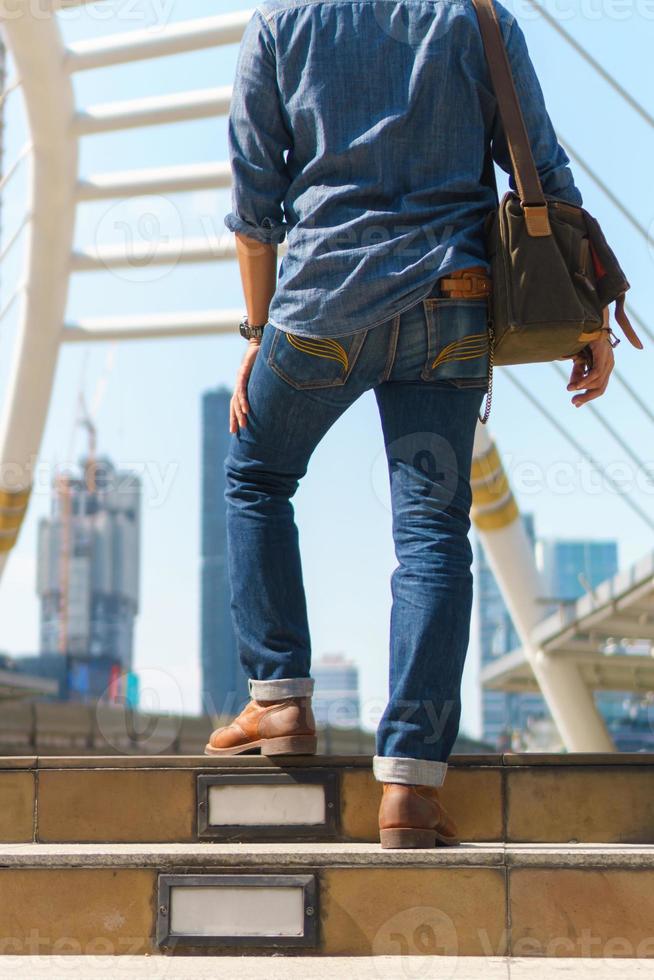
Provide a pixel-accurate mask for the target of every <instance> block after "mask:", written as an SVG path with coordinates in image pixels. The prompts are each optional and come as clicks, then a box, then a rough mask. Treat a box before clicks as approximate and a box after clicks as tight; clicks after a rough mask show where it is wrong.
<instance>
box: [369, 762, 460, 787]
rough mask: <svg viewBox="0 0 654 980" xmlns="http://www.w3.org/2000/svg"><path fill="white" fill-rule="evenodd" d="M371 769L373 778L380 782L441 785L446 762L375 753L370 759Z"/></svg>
mask: <svg viewBox="0 0 654 980" xmlns="http://www.w3.org/2000/svg"><path fill="white" fill-rule="evenodd" d="M372 771H373V775H374V777H375V779H378V780H379V781H380V782H382V783H405V784H407V785H409V786H442V785H443V782H444V780H445V773H446V772H447V762H432V761H431V760H430V759H402V758H396V757H392V756H384V755H375V756H373V759H372Z"/></svg>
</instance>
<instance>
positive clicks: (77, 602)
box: [37, 458, 141, 695]
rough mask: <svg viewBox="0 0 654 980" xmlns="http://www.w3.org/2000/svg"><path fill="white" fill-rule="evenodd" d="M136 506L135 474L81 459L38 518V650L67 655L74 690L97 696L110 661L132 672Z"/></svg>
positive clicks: (103, 462) (136, 593)
mask: <svg viewBox="0 0 654 980" xmlns="http://www.w3.org/2000/svg"><path fill="white" fill-rule="evenodd" d="M140 506H141V483H140V480H139V478H138V476H136V475H135V474H134V473H131V472H128V471H122V470H117V469H116V468H115V467H114V466H113V464H112V463H111V462H110V461H109V460H108V459H106V458H99V459H97V460H94V461H92V462H91V461H90V460H88V459H86V460H82V463H81V472H80V474H78V475H67V476H66V477H65V478H63V479H60V480H58V481H57V482H56V484H55V486H54V487H53V496H52V511H51V516H50V517H49V518H46V519H43V520H42V521H41V522H40V524H39V541H38V564H37V592H38V595H39V597H40V600H41V654H42V655H44V656H45V657H48V656H51V655H53V654H58V655H62V656H63V657H67V658H68V664H69V667H68V673H69V678H70V683H71V687H72V689H73V690H78V691H80V692H84V693H88V694H89V695H94V694H95V695H99V694H101V691H102V689H104V688H106V686H107V683H108V682H109V675H110V673H111V669H112V667H113V668H114V669H115V670H114V674H115V671H116V670H117V671H119V672H123V671H124V672H131V669H132V660H133V648H134V623H135V619H136V615H137V613H138V606H139V529H140ZM101 664H102V665H104V666H103V667H102V669H100V667H99V665H101Z"/></svg>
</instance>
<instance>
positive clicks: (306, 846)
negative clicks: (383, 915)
mask: <svg viewBox="0 0 654 980" xmlns="http://www.w3.org/2000/svg"><path fill="white" fill-rule="evenodd" d="M398 865H399V866H407V867H409V866H410V867H415V866H423V867H424V866H429V867H432V866H433V867H437V866H443V865H446V866H485V867H488V866H504V865H510V866H511V867H521V866H538V867H548V866H550V867H562V866H565V867H580V866H581V867H621V868H632V867H644V868H654V844H585V843H579V844H570V843H560V844H551V843H550V844H534V843H527V844H503V843H488V844H484V843H470V844H461V845H459V846H458V847H437V848H430V849H416V850H411V849H407V850H404V849H402V850H383V849H382V848H381V847H380V846H379V844H364V843H361V844H359V843H354V844H352V843H339V842H334V843H332V842H329V843H293V842H285V843H261V844H252V843H249V842H248V843H211V842H209V843H199V844H66V843H63V844H35V843H25V844H2V845H0V867H100V866H105V867H141V868H142V867H160V866H166V867H169V866H178V867H184V866H187V867H221V868H222V867H230V866H234V867H253V868H259V867H267V868H269V867H272V866H276V867H293V868H297V867H306V868H309V869H310V868H320V867H330V866H338V867H371V866H376V867H389V866H392V867H397V866H398Z"/></svg>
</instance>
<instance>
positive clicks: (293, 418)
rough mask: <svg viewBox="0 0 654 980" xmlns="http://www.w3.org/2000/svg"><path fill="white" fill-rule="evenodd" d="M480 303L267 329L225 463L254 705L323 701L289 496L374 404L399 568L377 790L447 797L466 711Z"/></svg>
mask: <svg viewBox="0 0 654 980" xmlns="http://www.w3.org/2000/svg"><path fill="white" fill-rule="evenodd" d="M487 375H488V340H487V308H486V301H485V300H483V299H482V300H460V299H445V298H441V297H440V294H439V287H438V284H436V285H435V286H434V289H433V290H432V293H431V294H430V296H429V297H428V298H427V299H426V300H423V301H421V302H420V303H419V304H418V305H416V306H413V307H412V308H410V309H409V310H407V311H406V312H404V313H401V314H398V315H396V316H394V317H393V318H392V319H391V320H388V321H386V322H385V323H382V324H379V325H378V326H376V327H371V328H369V329H367V330H365V331H360V332H358V333H353V334H347V335H341V336H339V337H335V338H322V337H320V338H318V337H317V338H307V337H299V336H296V335H292V334H289V333H287V332H285V331H281V330H279V329H276V328H275V327H272V326H270V325H268V326H267V327H266V329H265V330H264V335H263V340H262V344H261V347H260V350H259V353H258V355H257V358H256V361H255V363H254V367H253V370H252V374H251V376H250V380H249V384H248V401H249V405H250V412H249V415H248V424H247V426H245V427H244V428H243V429H241V430H239V431H238V432H237V433H236V434H234V435H233V436H232V439H231V443H230V449H229V453H228V455H227V459H226V460H225V473H226V481H227V484H226V490H225V499H226V503H227V541H228V562H229V574H230V580H231V591H232V607H231V608H232V618H233V623H234V629H235V632H236V637H237V643H238V649H239V655H240V657H241V662H242V664H243V667H244V669H245V671H246V674H247V675H248V677H249V678H250V681H249V690H250V694H251V696H252V697H253V698H255V699H257V700H259V699H260V700H266V699H270V700H272V699H275V698H281V697H293V696H295V697H299V696H306V695H310V694H312V692H313V684H314V682H313V678H312V677H311V675H310V668H311V641H310V637H309V628H308V622H307V609H306V601H305V592H304V585H303V580H302V567H301V561H300V550H299V544H298V530H297V526H296V524H295V520H294V512H293V506H292V503H291V498H292V496H293V494H294V493H295V491H296V490H297V487H298V484H299V481H300V479H301V478H302V477H303V476H304V474H305V473H306V471H307V466H308V463H309V459H310V457H311V454H312V453H313V451H314V449H315V448H316V446H317V445H318V443H319V442H320V440H321V439H322V437H323V436H324V435H325V433H326V432H327V430H328V429H329V428H330V426H331V425H333V423H334V422H335V421H336V419H338V417H339V416H340V415H341V414H342V413H343V412H344V411H345V410H346V409H347V408H348V406H349V405H351V404H352V403H353V402H354V401H356V399H357V398H358V397H359V396H360V395H362V394H363V392H365V391H367V390H368V389H369V388H372V389H373V390H374V392H375V397H376V399H377V405H378V408H379V414H380V419H381V426H382V431H383V436H384V445H385V447H386V455H387V459H388V470H389V476H390V488H391V501H392V512H393V537H394V542H395V553H396V556H397V560H398V565H397V567H396V568H395V570H394V571H393V574H392V578H391V591H392V600H393V603H392V609H391V625H390V671H389V701H388V705H387V707H386V709H385V711H384V713H383V716H382V718H381V722H380V724H379V727H378V731H377V741H376V754H375V756H374V760H373V771H374V774H375V776H376V778H377V779H379V780H382V781H385V782H402V783H412V784H416V783H419V784H423V785H431V786H440V785H441V783H442V782H443V779H444V778H445V772H446V769H447V758H448V756H449V754H450V752H451V749H452V746H453V744H454V741H455V738H456V735H457V732H458V727H459V719H460V713H461V700H460V687H461V675H462V672H463V665H464V661H465V656H466V651H467V647H468V639H469V630H470V615H471V607H472V573H471V561H472V550H471V547H470V542H469V540H468V532H469V529H470V517H469V512H470V504H471V491H470V465H471V458H472V444H473V437H474V432H475V424H476V421H477V415H478V412H479V409H480V407H481V402H482V399H483V395H484V393H485V392H486V391H487V387H488V379H487Z"/></svg>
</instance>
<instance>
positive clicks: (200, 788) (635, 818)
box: [0, 757, 654, 843]
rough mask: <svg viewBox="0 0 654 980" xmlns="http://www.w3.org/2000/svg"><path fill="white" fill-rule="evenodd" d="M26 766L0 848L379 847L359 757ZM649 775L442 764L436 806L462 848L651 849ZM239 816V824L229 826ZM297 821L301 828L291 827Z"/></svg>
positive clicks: (5, 810) (7, 801) (0, 776)
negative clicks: (298, 843)
mask: <svg viewBox="0 0 654 980" xmlns="http://www.w3.org/2000/svg"><path fill="white" fill-rule="evenodd" d="M28 761H30V763H31V764H25V766H24V767H23V768H10V766H11V764H12V762H13V764H14V765H17V762H16V760H11V759H3V760H0V763H1V765H0V842H5V843H10V842H30V841H36V842H43V843H48V842H67V841H70V842H73V843H76V842H80V843H84V842H89V843H94V842H101V841H108V842H111V841H114V842H116V843H129V842H134V843H139V842H147V841H152V842H171V843H173V842H180V843H192V842H195V841H197V840H201V839H214V840H242V841H257V840H258V841H265V840H275V839H276V840H284V839H286V840H335V841H360V842H375V841H378V839H379V838H378V827H377V811H378V807H379V801H380V796H381V787H380V784H379V783H377V782H376V781H375V780H374V778H373V777H372V774H371V772H370V767H369V761H368V760H366V759H362V758H358V759H356V760H352V759H349V760H340V759H330V758H326V759H324V760H320V762H318V760H315V762H314V764H313V765H312V766H311V765H307V761H306V760H296V761H295V763H293V762H292V761H291V762H286V761H285V762H284V764H283V765H282V764H281V763H280V762H277V763H275V764H272V763H271V762H269V761H268V760H261V759H259V760H257V759H256V758H252V757H250V759H249V760H247V761H246V760H245V759H241V760H237V761H236V762H235V761H234V760H232V762H231V764H230V765H228V764H226V763H225V762H224V761H223V763H222V764H221V765H219V764H217V763H215V764H209V763H205V762H204V761H203V760H201V759H197V758H195V757H193V758H192V759H190V760H188V761H186V762H185V761H184V760H180V759H177V760H175V761H174V763H173V762H171V761H168V762H165V761H163V760H158V759H156V758H153V759H147V760H143V759H141V760H135V759H133V758H132V759H130V758H126V759H121V758H112V759H107V760H90V759H76V760H63V759H59V760H57V759H42V760H38V761H37V760H34V761H33V762H31V760H28ZM653 777H654V765H649V764H646V763H645V762H644V761H643V760H642V759H641V762H640V764H622V765H620V764H616V765H609V764H602V765H587V764H581V763H580V764H570V763H568V764H559V765H554V764H536V765H525V764H523V765H475V764H474V763H472V762H470V763H467V764H451V765H450V767H449V770H448V775H447V779H446V781H445V785H444V786H443V788H442V791H441V798H442V800H443V802H444V804H445V806H446V807H447V809H448V811H449V812H450V813H451V814H452V816H453V817H454V819H455V821H456V823H457V826H458V828H459V832H460V836H461V838H462V839H463V840H465V841H471V842H474V841H481V842H484V841H497V842H502V841H507V842H517V843H520V842H529V841H542V842H548V841H551V842H558V841H587V842H606V843H611V842H622V843H652V842H654V778H653ZM293 787H294V788H293ZM289 791H290V792H291V796H290V798H289V797H288V793H289ZM248 793H250V794H251V802H250V803H249V804H247V803H246V802H245V801H246V798H247V796H248ZM293 793H294V794H295V795H293ZM285 794H286V797H285V799H286V802H284V799H283V797H284V796H285ZM219 797H220V799H221V800H222V801H223V803H222V804H221V805H217V803H218V800H219ZM228 804H229V805H228ZM221 806H222V811H223V812H224V814H225V817H224V819H227V818H228V817H229V823H228V824H227V825H225V823H224V819H223V820H222V821H221V818H220V816H219V814H220V811H221ZM246 811H247V812H248V816H247V819H243V820H241V823H240V825H239V824H234V823H232V822H231V821H233V820H234V815H235V814H237V813H238V812H242V813H243V814H244V815H245V813H246ZM321 813H322V816H321V815H320V814H321ZM216 814H218V816H217V815H216ZM258 814H260V816H258ZM299 814H304V815H305V818H306V822H305V823H304V825H302V824H299V825H298V823H297V821H298V819H299ZM230 815H231V816H230ZM257 820H262V821H264V823H263V824H259V825H257V822H256V821H257ZM253 821H254V822H253Z"/></svg>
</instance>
